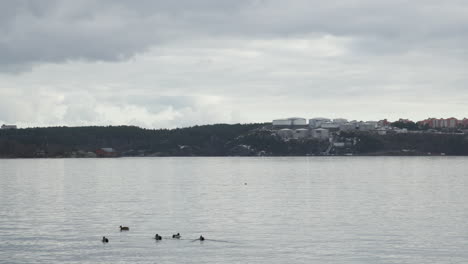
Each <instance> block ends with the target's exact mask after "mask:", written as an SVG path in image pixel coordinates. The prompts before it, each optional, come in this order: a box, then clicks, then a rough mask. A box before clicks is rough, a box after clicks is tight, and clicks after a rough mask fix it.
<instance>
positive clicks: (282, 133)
mask: <svg viewBox="0 0 468 264" xmlns="http://www.w3.org/2000/svg"><path fill="white" fill-rule="evenodd" d="M277 135H278V136H279V137H281V138H282V139H283V140H288V139H291V138H293V135H294V131H293V130H292V129H289V128H283V129H280V130H278V132H277Z"/></svg>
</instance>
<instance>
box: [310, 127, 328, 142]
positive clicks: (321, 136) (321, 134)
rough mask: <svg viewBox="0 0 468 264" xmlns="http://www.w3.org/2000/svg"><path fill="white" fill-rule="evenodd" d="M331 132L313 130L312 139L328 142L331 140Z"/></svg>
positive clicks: (321, 129) (322, 129)
mask: <svg viewBox="0 0 468 264" xmlns="http://www.w3.org/2000/svg"><path fill="white" fill-rule="evenodd" d="M329 135H330V133H329V131H328V129H325V128H316V129H314V130H312V137H313V138H315V139H318V140H328V138H329Z"/></svg>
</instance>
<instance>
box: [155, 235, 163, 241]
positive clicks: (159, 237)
mask: <svg viewBox="0 0 468 264" xmlns="http://www.w3.org/2000/svg"><path fill="white" fill-rule="evenodd" d="M154 239H156V240H161V239H162V236H160V235H159V234H156V235H155V236H154Z"/></svg>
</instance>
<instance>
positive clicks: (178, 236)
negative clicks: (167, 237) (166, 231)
mask: <svg viewBox="0 0 468 264" xmlns="http://www.w3.org/2000/svg"><path fill="white" fill-rule="evenodd" d="M172 238H177V239H180V233H177V234H174V235H172Z"/></svg>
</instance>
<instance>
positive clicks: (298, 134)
mask: <svg viewBox="0 0 468 264" xmlns="http://www.w3.org/2000/svg"><path fill="white" fill-rule="evenodd" d="M308 137H309V130H308V129H306V128H299V129H296V130H294V138H295V139H303V138H308Z"/></svg>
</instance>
